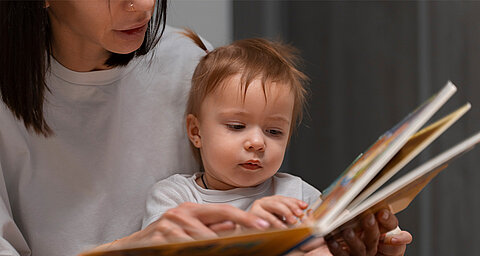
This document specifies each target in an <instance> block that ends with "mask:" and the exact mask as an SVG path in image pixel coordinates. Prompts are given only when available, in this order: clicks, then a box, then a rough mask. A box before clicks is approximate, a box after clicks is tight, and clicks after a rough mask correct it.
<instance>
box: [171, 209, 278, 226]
mask: <svg viewBox="0 0 480 256" xmlns="http://www.w3.org/2000/svg"><path fill="white" fill-rule="evenodd" d="M182 206H184V210H187V211H189V212H190V214H192V215H193V216H195V218H198V219H199V220H200V221H201V222H202V223H204V224H205V225H212V224H217V223H221V222H224V221H228V220H230V221H233V222H234V223H236V224H239V225H241V226H243V227H246V228H254V229H260V230H265V229H267V228H268V227H270V224H269V223H268V222H267V221H265V220H263V219H261V218H260V217H257V216H255V215H253V214H251V213H248V212H245V211H242V210H240V209H238V208H235V207H234V206H231V205H228V204H195V203H183V204H182ZM177 208H178V207H177Z"/></svg>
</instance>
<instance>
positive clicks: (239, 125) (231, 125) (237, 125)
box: [227, 124, 245, 130]
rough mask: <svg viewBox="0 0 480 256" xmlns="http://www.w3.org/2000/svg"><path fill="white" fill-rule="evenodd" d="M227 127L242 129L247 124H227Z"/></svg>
mask: <svg viewBox="0 0 480 256" xmlns="http://www.w3.org/2000/svg"><path fill="white" fill-rule="evenodd" d="M227 128H228V129H232V130H241V129H243V128H245V125H243V124H227Z"/></svg>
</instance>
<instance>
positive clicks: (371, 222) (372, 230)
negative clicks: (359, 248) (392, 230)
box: [362, 214, 380, 255]
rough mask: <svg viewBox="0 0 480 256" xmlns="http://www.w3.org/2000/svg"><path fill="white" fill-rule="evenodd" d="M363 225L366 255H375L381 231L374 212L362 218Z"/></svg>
mask: <svg viewBox="0 0 480 256" xmlns="http://www.w3.org/2000/svg"><path fill="white" fill-rule="evenodd" d="M362 227H363V234H364V237H363V242H364V245H365V248H366V255H375V254H376V253H377V247H378V239H379V237H380V231H379V230H378V225H377V222H376V221H375V217H374V216H373V214H368V215H367V216H365V217H363V218H362Z"/></svg>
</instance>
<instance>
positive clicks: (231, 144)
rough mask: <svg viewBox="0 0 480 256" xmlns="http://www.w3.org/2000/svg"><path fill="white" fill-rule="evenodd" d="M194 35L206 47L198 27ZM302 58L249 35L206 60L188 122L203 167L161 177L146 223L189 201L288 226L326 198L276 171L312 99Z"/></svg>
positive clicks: (190, 102) (195, 81)
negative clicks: (299, 66)
mask: <svg viewBox="0 0 480 256" xmlns="http://www.w3.org/2000/svg"><path fill="white" fill-rule="evenodd" d="M187 36H189V37H191V38H192V39H193V40H194V41H195V42H196V43H197V44H198V45H199V46H200V47H202V48H203V49H204V50H206V47H205V46H204V44H203V43H202V41H201V40H200V38H199V37H198V36H196V35H195V34H194V33H192V32H189V33H187ZM296 60H297V58H296V55H295V54H294V50H293V48H291V47H288V46H286V45H282V44H278V43H273V42H269V41H267V40H264V39H246V40H241V41H237V42H235V43H233V44H231V45H228V46H225V47H221V48H218V49H215V50H213V51H212V52H209V53H208V55H207V56H205V57H204V58H203V59H202V60H201V61H200V63H199V65H198V66H197V68H196V70H195V73H194V75H193V78H192V89H191V92H190V96H189V100H188V104H187V111H186V126H187V133H188V137H189V138H190V141H191V142H192V145H193V147H194V150H195V152H196V153H197V156H198V159H199V160H200V163H201V164H202V169H203V172H199V173H196V174H194V175H193V176H186V175H174V176H171V177H169V178H167V179H165V180H162V181H160V182H158V183H157V184H156V185H155V186H154V187H153V189H152V190H151V195H150V196H149V198H148V199H147V216H146V217H145V218H144V222H143V226H144V227H145V226H147V225H149V224H150V223H152V222H153V221H155V220H156V219H158V218H159V217H160V216H161V215H162V214H163V213H164V212H165V211H167V210H168V209H170V208H173V207H176V206H178V205H179V204H181V203H183V202H196V203H228V204H231V205H234V206H236V207H238V208H240V209H243V210H248V211H250V212H252V213H254V214H256V215H258V216H259V217H261V218H263V219H264V220H267V221H268V222H269V223H270V224H271V225H272V226H273V227H286V224H294V223H295V222H296V221H297V219H298V218H299V217H301V216H302V215H303V212H304V211H303V210H304V209H306V208H307V206H308V205H309V204H310V203H313V202H314V201H316V200H317V199H318V198H319V196H320V192H319V191H318V190H317V189H315V188H314V187H312V186H311V185H309V184H308V183H306V182H304V181H302V180H301V179H300V178H299V177H295V176H292V175H289V174H286V173H277V171H278V169H279V168H280V166H281V164H282V161H283V157H284V154H285V149H286V147H287V144H288V141H289V138H290V135H291V134H292V132H293V130H294V128H295V126H296V124H297V123H298V122H299V121H300V119H301V114H302V109H303V105H304V102H305V93H306V91H305V88H304V82H305V80H306V76H305V75H304V74H303V73H302V72H300V71H298V70H297V69H296V68H295V65H296V63H295V62H296Z"/></svg>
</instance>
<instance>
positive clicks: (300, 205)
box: [282, 197, 308, 217]
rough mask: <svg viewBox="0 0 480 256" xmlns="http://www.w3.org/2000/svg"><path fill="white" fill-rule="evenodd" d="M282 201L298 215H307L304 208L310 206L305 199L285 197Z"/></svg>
mask: <svg viewBox="0 0 480 256" xmlns="http://www.w3.org/2000/svg"><path fill="white" fill-rule="evenodd" d="M282 202H283V203H285V205H287V207H288V208H290V211H291V212H292V213H293V214H294V215H295V216H297V217H303V215H305V213H304V212H303V210H304V209H306V208H307V207H308V204H307V203H305V202H304V201H302V200H299V199H296V198H291V197H285V199H282Z"/></svg>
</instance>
